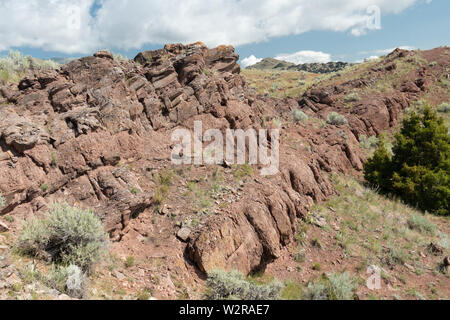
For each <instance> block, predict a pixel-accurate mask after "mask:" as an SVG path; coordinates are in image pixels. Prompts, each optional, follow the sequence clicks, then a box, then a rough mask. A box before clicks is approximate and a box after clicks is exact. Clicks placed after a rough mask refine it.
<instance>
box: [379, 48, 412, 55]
mask: <svg viewBox="0 0 450 320" xmlns="http://www.w3.org/2000/svg"><path fill="white" fill-rule="evenodd" d="M397 48H399V49H403V50H416V48H414V47H411V46H399V47H397ZM397 48H389V49H380V50H376V51H375V52H376V53H379V54H382V55H384V54H389V53H391V52H392V51H394V50H395V49H397Z"/></svg>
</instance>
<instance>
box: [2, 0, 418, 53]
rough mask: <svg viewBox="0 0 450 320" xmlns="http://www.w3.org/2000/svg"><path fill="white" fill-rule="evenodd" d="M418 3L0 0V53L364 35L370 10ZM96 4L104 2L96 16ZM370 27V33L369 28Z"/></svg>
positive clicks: (393, 10) (399, 8)
mask: <svg viewBox="0 0 450 320" xmlns="http://www.w3.org/2000/svg"><path fill="white" fill-rule="evenodd" d="M418 1H423V0H398V1H392V0H342V1H335V0H316V1H311V0H280V1H273V0H240V1H237V0H233V1H230V0H210V1H200V0H166V1H157V0H96V1H94V0H27V1H17V0H0V50H5V49H8V48H10V47H14V46H16V47H18V46H29V47H38V48H42V49H44V50H54V51H61V52H65V53H73V52H82V53H88V52H91V51H92V50H94V49H95V48H112V49H133V48H140V47H142V46H143V45H146V44H164V43H168V42H183V43H187V42H195V41H199V40H200V41H203V42H205V43H206V44H207V45H209V46H215V45H218V44H223V43H226V44H233V45H235V46H236V45H243V44H249V43H255V42H261V41H266V40H268V39H271V38H275V37H280V36H286V35H296V34H301V33H304V32H307V31H310V30H331V31H338V32H351V33H352V34H354V35H361V34H363V33H365V32H366V31H367V30H368V29H371V28H370V25H368V22H369V21H370V19H371V16H370V15H369V14H368V12H367V8H368V7H370V6H373V5H376V6H379V8H380V10H381V13H382V14H383V15H385V14H389V13H399V12H401V11H403V10H404V9H406V8H408V7H410V6H411V5H413V4H414V3H416V2H418ZM94 2H97V3H99V4H101V7H100V8H99V9H98V10H97V11H96V15H95V18H94V17H92V16H91V15H90V9H91V7H92V5H93V4H94ZM372 29H373V28H372Z"/></svg>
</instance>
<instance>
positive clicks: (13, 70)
mask: <svg viewBox="0 0 450 320" xmlns="http://www.w3.org/2000/svg"><path fill="white" fill-rule="evenodd" d="M59 66H60V65H59V64H58V63H56V62H54V61H52V60H40V59H36V58H33V57H32V56H24V55H23V54H22V53H20V52H19V51H10V52H9V55H8V56H6V57H3V58H0V83H7V82H18V81H19V80H20V79H21V78H22V77H23V76H24V75H25V74H26V73H27V72H29V71H37V70H50V69H56V68H58V67H59Z"/></svg>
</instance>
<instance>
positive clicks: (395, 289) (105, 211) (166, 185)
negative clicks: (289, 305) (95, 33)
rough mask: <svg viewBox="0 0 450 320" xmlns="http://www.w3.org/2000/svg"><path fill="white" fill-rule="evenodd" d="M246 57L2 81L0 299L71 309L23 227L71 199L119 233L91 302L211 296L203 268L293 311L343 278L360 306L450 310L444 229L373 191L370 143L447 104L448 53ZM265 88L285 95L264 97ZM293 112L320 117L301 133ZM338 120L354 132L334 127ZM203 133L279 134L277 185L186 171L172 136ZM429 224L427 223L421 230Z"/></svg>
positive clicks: (200, 49)
mask: <svg viewBox="0 0 450 320" xmlns="http://www.w3.org/2000/svg"><path fill="white" fill-rule="evenodd" d="M238 59H239V57H238V55H237V54H236V53H235V52H234V48H233V47H231V46H219V47H217V48H214V49H209V48H207V47H206V46H205V45H203V44H202V43H195V44H190V45H186V46H185V45H181V44H173V45H166V46H165V47H164V48H163V49H160V50H156V51H148V52H142V53H140V54H139V55H137V56H136V58H135V59H134V61H126V60H120V59H114V57H113V55H112V54H110V53H109V52H105V51H101V52H97V53H96V54H94V55H93V56H89V57H84V58H81V59H77V60H74V61H72V62H70V63H68V64H66V65H63V66H62V67H60V68H57V69H50V70H34V71H33V72H31V73H28V74H27V75H26V76H25V77H24V78H21V79H20V81H17V82H11V81H8V82H7V83H5V84H4V85H3V86H2V87H1V88H0V92H1V97H2V98H1V100H0V119H2V121H1V122H0V148H1V149H0V151H1V152H0V192H1V194H2V195H3V197H4V204H3V206H2V208H0V222H2V226H3V227H2V229H0V232H3V233H2V235H1V237H0V245H1V246H3V247H2V248H4V249H2V253H1V255H2V256H4V257H5V259H0V262H1V263H2V267H3V264H4V268H2V269H1V271H0V272H1V277H0V296H1V297H6V298H8V297H10V298H31V297H32V298H34V297H36V298H38V299H44V298H68V297H67V296H64V295H62V294H61V292H57V291H56V292H55V291H54V289H51V288H48V283H46V282H45V283H43V282H42V280H41V279H42V277H43V275H45V274H46V273H47V271H48V270H49V269H50V268H51V264H50V263H49V262H46V261H42V260H39V259H32V258H30V257H24V256H22V255H19V254H17V253H16V252H15V251H14V250H13V244H14V241H15V239H16V238H17V237H18V235H19V234H20V231H21V229H22V226H23V219H30V218H31V217H39V218H42V217H44V216H45V214H46V212H47V211H48V209H49V208H50V207H51V206H52V203H53V202H54V201H63V200H64V201H67V202H68V203H69V204H71V205H76V206H80V207H82V208H91V209H92V210H94V211H95V213H96V215H97V216H98V217H100V218H101V220H102V222H103V225H104V227H105V230H106V231H107V232H108V234H109V235H110V241H111V244H110V253H109V256H108V258H107V259H103V261H101V262H100V263H99V265H98V266H97V267H96V269H95V272H94V273H93V274H92V275H90V285H89V292H88V295H87V298H102V299H111V298H115V299H120V298H124V299H126V298H130V299H137V298H142V299H145V298H146V299H148V298H150V297H151V296H153V297H156V298H159V299H166V298H169V299H176V298H183V299H195V298H201V297H202V296H203V293H204V292H205V280H206V273H207V272H210V271H212V270H215V269H226V270H231V269H235V270H238V271H240V272H242V273H243V274H245V275H252V278H251V279H250V280H251V281H256V282H265V281H269V280H270V279H273V278H274V277H276V278H278V279H279V280H281V281H283V282H284V283H285V284H286V286H285V289H284V291H283V297H284V298H302V295H301V292H302V291H303V290H304V289H305V287H306V286H307V283H308V282H311V284H314V283H315V282H316V281H319V279H320V276H321V274H322V272H326V273H333V272H334V273H339V274H340V273H342V272H344V271H347V272H349V273H350V274H351V275H352V277H354V278H355V279H356V280H355V281H356V284H355V288H354V291H355V293H356V294H357V297H358V298H360V299H369V298H386V299H393V298H399V297H400V298H407V299H417V298H422V297H423V298H433V297H435V298H447V299H448V297H449V294H450V292H449V290H450V286H449V285H448V283H449V278H448V270H447V269H445V267H446V266H445V262H444V261H446V260H445V257H446V256H448V254H449V247H448V234H449V231H450V230H449V224H448V219H446V218H442V217H441V218H438V217H428V216H425V217H424V216H423V215H422V214H421V213H419V212H417V211H416V210H414V209H412V208H409V207H406V206H404V205H402V204H401V203H399V202H398V201H393V200H389V199H386V198H383V197H381V196H379V195H377V194H376V193H375V192H374V191H373V190H371V189H368V188H366V187H364V186H363V185H362V183H361V182H362V181H361V180H362V179H361V171H362V168H363V163H364V161H365V160H366V159H367V157H368V155H369V154H370V152H371V146H370V145H369V147H367V146H366V144H365V143H364V142H365V140H364V139H365V138H366V139H367V138H369V137H374V136H379V135H381V134H383V133H386V134H388V135H389V134H390V133H392V132H393V131H395V130H396V128H397V127H398V124H399V121H400V120H401V119H402V117H403V115H404V114H405V112H407V111H408V110H409V109H412V108H415V109H419V108H420V107H421V105H423V104H424V103H425V102H427V103H429V104H431V105H432V106H434V107H436V108H437V107H438V106H440V105H441V104H442V103H444V102H448V101H449V100H450V96H449V90H448V82H449V80H448V74H449V70H450V49H449V48H448V47H442V48H437V49H434V50H430V51H423V52H420V51H414V52H413V51H405V50H396V51H394V52H393V53H391V54H389V55H388V56H386V57H383V58H380V59H379V60H375V61H370V62H367V63H364V64H360V65H354V66H350V67H348V68H345V69H343V70H341V71H339V72H334V73H330V74H326V75H322V76H318V75H313V76H311V75H309V74H305V73H304V72H299V71H295V72H296V73H293V74H290V73H288V72H291V71H283V72H280V74H279V75H280V76H276V77H273V74H274V73H273V72H268V73H267V74H266V75H264V71H258V70H245V71H244V72H243V73H242V75H241V72H240V71H241V70H240V66H239V65H238V63H237V61H238ZM252 72H253V73H252ZM254 74H256V75H257V76H258V77H263V78H264V79H265V77H266V76H267V77H269V78H267V79H266V81H262V82H264V85H266V83H269V84H270V86H271V87H273V90H272V91H270V92H265V94H258V92H260V91H261V88H259V87H258V86H259V85H258V82H257V80H260V78H259V79H256V80H255V78H252V77H251V76H252V75H254ZM249 75H250V76H249ZM285 75H289V77H290V78H289V79H287V78H283V77H284V76H285ZM291 75H292V77H291ZM303 76H305V78H304V79H301V81H304V83H302V85H301V88H300V90H299V91H297V92H296V93H295V92H292V93H291V94H289V97H287V96H288V95H287V94H285V92H284V91H285V90H287V89H291V88H290V86H291V83H290V81H292V82H294V83H296V82H298V81H299V79H300V78H299V77H303ZM279 79H282V80H284V81H287V83H285V84H283V85H280V86H278V85H277V81H278V80H279ZM274 85H276V86H274ZM285 88H286V89H285ZM294 89H298V88H294ZM262 91H263V93H264V91H265V90H264V89H263V90H262ZM280 97H283V98H282V99H281V98H280ZM294 110H301V111H302V112H304V114H306V115H307V116H308V117H307V119H304V121H299V122H296V121H294V119H293V111H294ZM331 112H337V113H339V115H340V116H342V117H345V120H346V121H345V123H344V122H343V123H334V122H333V121H327V120H329V115H330V113H331ZM442 114H443V115H444V116H445V117H446V120H447V121H448V112H447V113H442ZM194 121H202V125H203V130H204V131H205V130H208V129H219V130H220V132H224V131H225V130H226V129H243V130H246V129H249V128H255V129H273V128H279V129H280V137H281V140H280V146H279V150H280V159H279V160H280V172H278V173H277V174H276V175H273V176H262V175H260V174H259V171H260V169H261V168H262V166H261V165H259V166H258V165H254V166H251V165H248V164H247V165H233V164H228V163H222V164H218V165H206V164H203V165H190V164H183V165H174V164H173V163H172V161H171V160H172V149H173V148H174V145H175V143H174V142H172V141H171V135H172V133H173V130H175V129H187V130H188V131H189V132H193V131H194ZM364 137H365V138H364ZM205 140H206V139H205ZM206 142H207V141H203V144H204V145H205V146H206V145H207V143H206ZM268 145H269V146H270V148H271V149H272V148H275V147H274V145H273V144H272V142H271V143H268ZM180 157H183V155H180ZM416 216H417V217H420V218H418V219H419V220H420V223H422V224H425V225H428V226H429V225H431V227H429V228H428V229H427V230H425V231H423V230H421V228H419V229H417V227H416V226H417V224H414V223H411V219H413V217H416ZM424 221H425V222H424ZM393 243H397V244H398V245H397V246H396V247H393V246H392V244H393ZM431 244H432V245H431ZM436 248H437V249H436ZM3 252H5V253H3ZM447 261H448V260H447ZM372 264H377V265H380V266H381V267H382V269H383V276H382V278H383V287H382V290H381V291H377V292H370V291H368V290H367V288H366V287H365V285H364V279H366V276H367V275H366V267H367V266H370V265H372ZM442 265H444V267H442ZM30 270H32V272H30ZM267 279H269V280H267Z"/></svg>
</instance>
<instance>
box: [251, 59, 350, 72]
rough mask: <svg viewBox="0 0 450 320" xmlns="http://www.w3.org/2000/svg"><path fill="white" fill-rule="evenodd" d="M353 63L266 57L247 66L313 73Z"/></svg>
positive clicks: (343, 67)
mask: <svg viewBox="0 0 450 320" xmlns="http://www.w3.org/2000/svg"><path fill="white" fill-rule="evenodd" d="M352 65H353V64H352V63H348V62H341V61H338V62H327V63H301V64H295V63H292V62H286V61H282V60H277V59H274V58H266V59H263V60H262V61H260V62H258V63H256V64H254V65H251V66H249V67H247V69H249V70H252V69H253V70H266V71H269V70H272V71H283V70H284V71H306V72H311V73H320V74H324V73H331V72H337V71H341V70H343V69H345V68H347V67H348V66H352Z"/></svg>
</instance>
